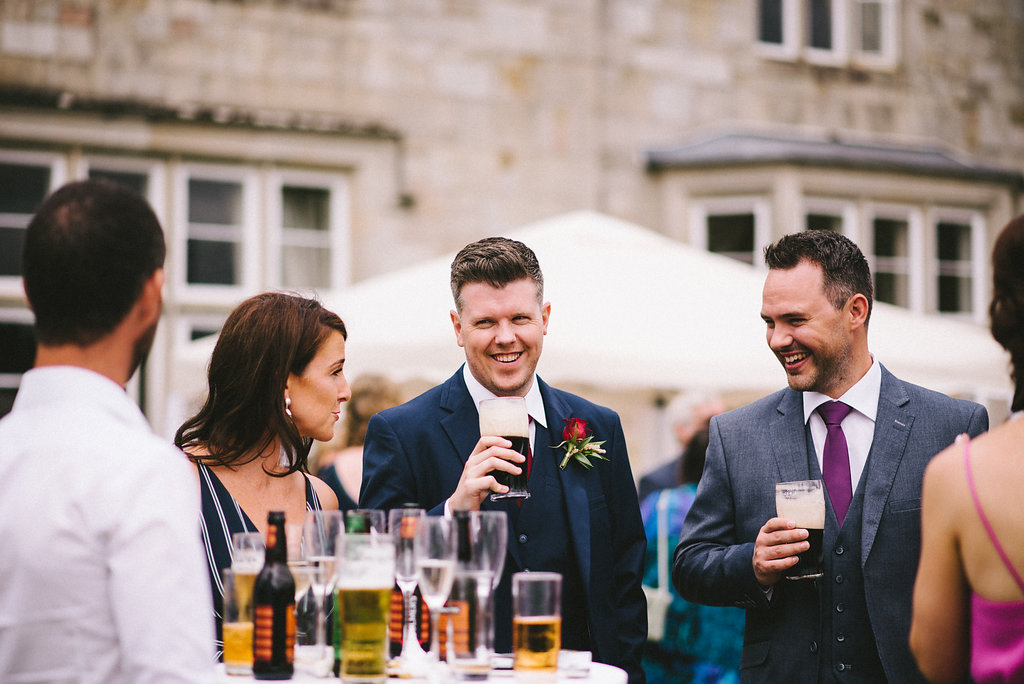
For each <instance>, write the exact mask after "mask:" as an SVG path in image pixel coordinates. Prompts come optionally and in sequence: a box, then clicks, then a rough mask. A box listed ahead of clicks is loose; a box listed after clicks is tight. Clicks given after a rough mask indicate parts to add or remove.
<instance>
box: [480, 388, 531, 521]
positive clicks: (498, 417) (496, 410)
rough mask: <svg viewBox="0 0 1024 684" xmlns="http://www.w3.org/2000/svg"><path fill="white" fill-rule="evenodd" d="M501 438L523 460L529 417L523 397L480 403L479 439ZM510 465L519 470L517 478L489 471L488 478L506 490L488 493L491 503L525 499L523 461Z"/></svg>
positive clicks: (528, 437)
mask: <svg viewBox="0 0 1024 684" xmlns="http://www.w3.org/2000/svg"><path fill="white" fill-rule="evenodd" d="M486 435H493V436H497V437H504V438H505V439H507V440H508V441H510V442H512V450H513V451H518V452H519V453H521V454H522V455H523V456H524V457H526V456H527V454H529V452H530V416H529V414H528V413H527V412H526V399H524V398H523V397H498V398H497V399H485V400H484V401H481V402H480V436H481V437H483V436H486ZM514 465H517V466H519V467H520V468H522V470H523V472H522V473H520V474H519V475H513V474H511V473H506V472H505V471H504V470H492V471H491V475H492V476H493V477H494V479H495V480H497V481H498V484H502V485H505V486H507V487H508V491H507V492H505V493H504V494H499V493H497V492H492V493H491V501H497V500H499V499H526V498H528V497H529V496H530V492H529V491H528V490H527V488H526V461H523V462H522V463H516V464H514Z"/></svg>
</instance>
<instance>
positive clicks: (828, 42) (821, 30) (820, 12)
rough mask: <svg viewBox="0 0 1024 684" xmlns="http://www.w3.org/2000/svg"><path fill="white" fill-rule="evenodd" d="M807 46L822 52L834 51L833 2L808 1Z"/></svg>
mask: <svg viewBox="0 0 1024 684" xmlns="http://www.w3.org/2000/svg"><path fill="white" fill-rule="evenodd" d="M807 14H808V16H807V30H808V36H807V44H808V45H810V46H811V47H813V48H819V49H821V50H831V49H832V0H808V2H807Z"/></svg>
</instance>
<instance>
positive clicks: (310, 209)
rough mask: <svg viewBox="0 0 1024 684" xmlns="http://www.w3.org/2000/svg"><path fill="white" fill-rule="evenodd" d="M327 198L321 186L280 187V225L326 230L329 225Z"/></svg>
mask: <svg viewBox="0 0 1024 684" xmlns="http://www.w3.org/2000/svg"><path fill="white" fill-rule="evenodd" d="M328 199H329V193H328V192H327V190H324V189H323V188H296V187H285V188H282V190H281V200H282V204H283V207H282V213H283V216H282V221H283V226H282V227H283V228H286V229H287V228H303V229H305V230H319V231H324V232H326V231H327V230H328V229H329V227H330V225H329V223H328V220H327V207H328Z"/></svg>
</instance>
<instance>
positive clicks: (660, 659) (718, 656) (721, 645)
mask: <svg viewBox="0 0 1024 684" xmlns="http://www.w3.org/2000/svg"><path fill="white" fill-rule="evenodd" d="M707 446H708V430H707V427H706V426H705V427H704V428H703V429H701V430H698V431H697V433H696V434H695V435H694V436H693V438H692V439H691V440H690V443H689V444H688V445H687V446H686V454H685V456H684V458H683V461H682V464H681V467H682V469H683V473H682V482H683V484H681V485H680V486H678V487H673V488H670V489H662V490H660V491H656V492H653V493H651V494H649V495H647V496H646V497H645V498H644V500H643V501H642V502H641V504H640V513H641V515H642V516H643V520H644V530H645V531H646V533H647V555H646V557H645V558H644V584H645V585H647V586H652V587H653V586H657V584H658V511H657V509H658V502H659V499H661V498H662V497H664V500H663V504H662V505H664V506H666V509H667V510H666V515H665V516H663V519H665V520H666V522H667V523H668V524H667V527H668V529H667V539H668V543H669V547H668V560H669V563H670V564H671V558H672V552H673V551H674V550H675V546H676V543H677V542H678V540H679V534H680V532H681V531H682V529H683V520H684V519H685V518H686V514H687V512H689V510H690V505H691V504H692V503H693V497H694V495H695V494H696V493H697V481H698V480H700V476H701V472H702V471H703V470H704V454H705V452H706V451H707ZM670 572H671V570H669V573H670ZM668 584H669V587H668V589H669V591H670V592H671V594H672V602H671V603H670V604H669V607H668V610H667V612H666V614H665V630H664V636H663V637H662V639H661V640H660V641H650V640H648V642H647V644H646V645H645V647H644V655H643V668H644V673H645V674H646V675H647V684H690V683H691V682H692V683H695V684H738V682H739V681H740V677H739V669H740V652H741V651H742V648H743V623H744V619H745V618H744V615H743V611H742V610H740V609H739V608H728V607H716V606H703V605H699V604H696V603H689V602H688V601H686V600H684V599H683V598H682V597H680V596H679V594H678V593H677V592H676V590H675V587H673V586H671V584H672V583H671V582H669V583H668Z"/></svg>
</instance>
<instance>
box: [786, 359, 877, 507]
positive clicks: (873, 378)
mask: <svg viewBox="0 0 1024 684" xmlns="http://www.w3.org/2000/svg"><path fill="white" fill-rule="evenodd" d="M881 392H882V369H881V367H880V366H879V365H878V362H877V361H875V358H874V356H872V357H871V367H870V368H868V372H867V373H865V374H864V377H862V378H861V379H860V380H858V381H857V382H856V384H854V385H853V387H851V388H850V389H848V390H846V393H845V394H843V396H841V397H839V399H838V401H841V402H843V403H844V404H846V405H848V406H850V407H851V408H853V410H852V411H850V412H849V413H848V414H847V415H846V418H844V419H843V422H842V423H840V425H841V426H842V428H843V434H844V435H845V436H846V447H847V449H848V450H849V452H850V482H851V484H852V492H853V493H854V494H856V492H857V485H858V483H859V482H860V476H861V474H863V472H864V466H865V465H866V464H867V462H868V452H870V451H871V440H872V439H873V438H874V435H875V417H876V416H877V415H878V398H879V396H880V395H881ZM803 400H804V423H805V424H806V423H807V422H810V426H811V440H812V441H813V442H814V453H815V454H816V455H817V457H818V468H819V469H821V470H822V472H824V469H823V467H822V461H823V459H824V454H825V437H826V435H827V434H828V428H827V427H826V426H825V419H824V418H822V417H821V414H819V413H818V412H817V411H816V410H815V409H817V408H818V407H819V406H820V405H822V404H824V403H825V402H827V401H832V397H830V396H828V395H825V394H820V393H818V392H804V396H803Z"/></svg>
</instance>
